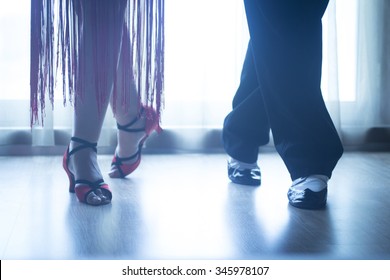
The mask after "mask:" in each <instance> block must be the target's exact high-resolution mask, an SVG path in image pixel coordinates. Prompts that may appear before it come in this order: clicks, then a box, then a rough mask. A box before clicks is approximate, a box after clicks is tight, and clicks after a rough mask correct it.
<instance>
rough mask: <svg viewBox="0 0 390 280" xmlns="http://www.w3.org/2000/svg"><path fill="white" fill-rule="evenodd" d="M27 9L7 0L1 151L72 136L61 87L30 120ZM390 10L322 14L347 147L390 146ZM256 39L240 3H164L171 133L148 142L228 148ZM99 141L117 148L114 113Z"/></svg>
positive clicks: (357, 1) (0, 10)
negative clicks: (36, 121)
mask: <svg viewBox="0 0 390 280" xmlns="http://www.w3.org/2000/svg"><path fill="white" fill-rule="evenodd" d="M29 13H30V1H28V0H19V1H13V2H12V1H7V0H0V61H1V65H0V87H1V91H0V154H20V153H23V154H24V153H27V154H31V153H37V154H40V153H49V154H50V153H55V154H57V153H60V152H61V153H62V152H63V149H64V146H65V145H67V143H68V141H69V137H70V133H71V125H72V110H73V109H72V107H71V106H70V105H69V104H68V105H67V106H65V107H64V106H63V104H62V100H61V99H60V96H61V94H58V96H59V99H58V100H56V102H55V108H54V110H52V108H50V107H47V109H46V118H45V124H44V126H43V127H41V126H37V127H34V128H33V129H32V130H31V129H30V127H29V113H30V112H29V24H30V22H29ZM389 15H390V1H387V0H345V1H336V0H331V1H330V3H329V7H328V10H327V12H326V15H325V17H324V52H323V53H324V60H323V61H324V65H323V84H322V88H323V94H324V98H325V100H326V104H327V106H328V108H329V111H330V112H331V115H332V118H333V120H334V122H335V124H336V126H337V128H338V131H339V133H340V135H341V137H342V139H343V142H344V144H345V146H346V148H347V149H348V148H359V149H361V148H367V147H377V148H381V149H382V148H386V149H388V148H389V146H390V141H389V138H390V136H389V135H390V133H389V130H388V129H389V127H390V113H389V110H388V107H389V105H390V104H389V103H390V94H389V90H390V87H389V83H390V82H389V79H387V76H388V75H389V65H390V64H389V62H390V61H389V59H390V56H389V55H388V53H389V50H388V43H389V42H388V41H389V35H388V34H389V31H390V20H389ZM248 39H249V35H248V30H247V25H246V18H245V13H244V7H243V1H242V0H197V1H194V0H166V74H165V78H166V84H165V109H164V112H163V115H162V124H163V125H162V126H163V129H164V132H163V133H162V134H161V135H159V136H156V135H154V137H152V138H151V139H150V141H148V146H147V147H146V148H147V149H149V150H150V151H214V150H218V151H221V147H222V146H221V143H220V130H221V127H222V123H223V119H224V117H225V115H226V114H227V113H228V112H229V110H230V108H231V101H232V98H233V96H234V93H235V90H236V88H237V86H238V83H239V77H240V72H241V66H242V62H243V59H244V55H245V51H246V46H247V42H248ZM47 104H49V103H47ZM99 146H100V149H101V150H100V151H102V152H104V151H106V152H112V150H113V148H114V146H115V123H114V121H113V118H112V113H111V111H110V110H109V111H108V112H107V117H106V122H105V124H104V128H103V133H102V138H101V140H100V141H99ZM271 146H272V144H271Z"/></svg>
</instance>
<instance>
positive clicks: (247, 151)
mask: <svg viewBox="0 0 390 280" xmlns="http://www.w3.org/2000/svg"><path fill="white" fill-rule="evenodd" d="M244 2H245V10H246V16H247V21H248V27H249V32H250V42H249V45H248V51H247V54H246V58H245V62H244V65H243V69H242V74H241V82H240V86H239V88H238V90H237V92H236V95H235V97H234V99H233V110H232V111H231V112H230V113H229V114H228V115H227V117H226V118H225V121H224V127H223V142H224V147H225V150H226V152H227V154H228V155H230V156H231V157H233V158H235V159H237V160H240V161H243V162H247V163H253V162H256V161H257V156H258V152H259V150H258V149H259V146H261V145H265V144H267V143H268V141H269V133H270V130H271V131H272V135H273V139H274V143H275V148H276V150H277V151H278V153H279V154H280V156H281V158H282V159H283V161H284V163H285V164H286V167H287V169H288V170H289V172H290V175H291V178H292V179H293V180H294V179H297V178H299V177H305V176H308V175H312V174H322V175H326V176H328V177H329V178H330V177H331V175H332V171H333V169H334V168H335V166H336V164H337V161H338V160H339V159H340V157H341V155H342V153H343V146H342V144H341V141H340V138H339V136H338V134H337V131H336V129H335V127H334V124H333V122H332V120H331V118H330V116H329V113H328V111H327V108H326V106H325V103H324V100H323V97H322V92H321V88H320V85H321V67H322V23H321V18H322V16H323V14H324V12H325V10H326V7H327V4H328V0H294V1H292V0H272V1H270V0H244Z"/></svg>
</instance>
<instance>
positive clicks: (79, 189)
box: [62, 137, 112, 206]
mask: <svg viewBox="0 0 390 280" xmlns="http://www.w3.org/2000/svg"><path fill="white" fill-rule="evenodd" d="M71 141H73V142H77V143H79V144H81V145H80V146H78V147H76V148H74V149H73V150H72V151H69V146H68V148H67V149H66V151H65V154H64V157H63V159H62V166H63V167H64V170H65V172H66V174H67V175H68V178H69V192H71V193H76V196H77V198H78V200H79V201H80V202H83V203H86V204H90V205H95V206H96V205H102V204H108V203H110V202H111V199H112V193H111V191H110V189H109V187H108V185H107V184H106V183H104V181H103V179H100V180H97V181H95V182H91V181H88V180H76V179H75V176H74V174H73V173H72V172H71V171H70V170H69V158H70V156H71V155H73V154H74V153H76V152H78V151H80V150H82V149H87V148H90V149H92V150H93V151H94V152H97V148H96V147H97V143H90V142H88V141H85V140H83V139H80V138H77V137H72V138H71ZM92 192H94V193H95V195H90V194H91V193H92Z"/></svg>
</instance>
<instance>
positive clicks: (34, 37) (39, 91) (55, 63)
mask: <svg viewBox="0 0 390 280" xmlns="http://www.w3.org/2000/svg"><path fill="white" fill-rule="evenodd" d="M83 1H88V0H31V45H30V52H31V54H30V55H31V61H30V125H31V126H33V125H35V124H39V123H40V124H41V125H42V126H43V124H44V117H45V109H46V101H45V99H46V98H48V100H49V102H50V103H51V105H52V109H54V93H55V89H56V87H57V80H56V77H57V76H58V74H59V75H60V81H61V87H62V95H63V104H64V106H65V105H66V104H67V103H68V102H69V103H71V104H73V103H74V104H77V102H76V100H77V99H78V98H82V94H83V90H82V89H83V88H84V84H83V73H84V70H85V69H84V67H85V65H83V63H82V62H81V61H80V55H81V52H82V48H81V42H82V40H81V38H82V36H83V29H82V27H83V18H82V14H83V13H82V8H83V5H82V2H83ZM95 1H103V0H95ZM110 2H111V4H112V3H113V2H114V1H107V2H106V5H107V4H108V5H109V3H110ZM117 2H118V3H120V7H118V8H120V9H125V17H124V23H123V26H124V28H123V34H122V45H121V47H119V49H121V55H122V56H123V57H122V59H123V63H122V64H120V65H121V69H119V70H118V72H116V71H114V72H115V73H121V75H122V77H120V78H119V79H116V78H115V79H114V80H115V82H114V89H113V96H112V97H113V99H114V103H113V104H117V102H116V100H117V98H121V99H120V101H121V102H120V104H121V105H122V106H126V105H127V104H128V102H130V100H127V99H126V94H122V95H121V96H120V94H119V93H124V92H125V91H126V90H130V83H132V82H135V86H136V90H137V92H138V95H139V99H140V100H141V103H142V104H143V105H144V106H148V107H151V108H154V109H155V110H156V112H157V117H158V122H159V123H160V119H161V111H162V108H163V90H164V13H165V11H164V0H119V1H117ZM102 3H103V2H102ZM100 12H101V13H102V14H104V12H105V11H100ZM98 28H99V32H101V29H102V28H103V29H104V26H102V25H101V26H99V27H98ZM97 38H98V37H97ZM104 39H105V38H104V36H102V38H100V40H104ZM115 41H117V42H120V38H118V40H115ZM99 45H101V44H99V39H98V42H97V44H96V48H98V47H99ZM94 54H96V50H94ZM98 59H102V58H98V57H97V56H94V62H95V63H97V60H98ZM101 63H103V65H104V61H103V62H101ZM100 68H102V69H100V70H99V67H95V68H94V71H95V73H94V75H95V77H98V78H97V79H96V88H97V93H96V98H97V102H98V105H99V106H101V104H102V102H103V100H105V98H107V97H108V94H107V93H106V89H107V78H106V77H107V75H106V73H105V71H106V70H105V68H104V67H100ZM117 81H122V82H121V83H118V82H117ZM113 109H114V114H115V109H116V108H115V106H114V108H113Z"/></svg>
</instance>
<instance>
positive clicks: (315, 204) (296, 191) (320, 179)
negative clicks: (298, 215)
mask: <svg viewBox="0 0 390 280" xmlns="http://www.w3.org/2000/svg"><path fill="white" fill-rule="evenodd" d="M328 180H329V178H328V177H327V176H324V175H311V176H308V177H303V178H299V179H296V180H294V181H293V183H292V186H291V187H290V188H289V190H288V192H287V197H288V200H289V203H290V204H291V205H292V206H294V207H297V208H302V209H321V208H324V207H325V206H326V200H327V196H328Z"/></svg>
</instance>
